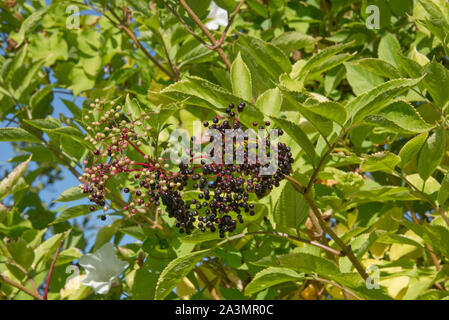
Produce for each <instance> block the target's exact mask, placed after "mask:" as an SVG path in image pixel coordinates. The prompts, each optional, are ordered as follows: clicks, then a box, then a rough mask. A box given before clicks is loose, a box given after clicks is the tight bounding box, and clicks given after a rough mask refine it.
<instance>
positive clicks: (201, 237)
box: [179, 230, 221, 243]
mask: <svg viewBox="0 0 449 320" xmlns="http://www.w3.org/2000/svg"><path fill="white" fill-rule="evenodd" d="M220 239H221V238H220V236H219V234H218V233H215V232H201V231H199V230H195V231H193V232H192V234H189V235H187V236H185V237H181V238H179V240H181V241H182V242H185V243H202V242H206V241H214V240H220Z"/></svg>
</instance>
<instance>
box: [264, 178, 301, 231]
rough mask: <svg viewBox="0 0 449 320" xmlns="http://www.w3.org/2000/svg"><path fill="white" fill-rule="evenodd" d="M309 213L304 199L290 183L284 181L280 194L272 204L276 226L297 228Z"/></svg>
mask: <svg viewBox="0 0 449 320" xmlns="http://www.w3.org/2000/svg"><path fill="white" fill-rule="evenodd" d="M308 214H309V205H308V204H307V201H306V199H305V198H304V197H303V196H302V195H301V194H300V193H298V192H297V191H296V190H295V189H294V188H293V186H292V184H291V183H288V182H287V183H285V184H284V187H283V189H282V192H281V195H280V196H279V198H278V200H277V201H276V203H275V205H274V210H273V216H274V221H275V222H276V227H282V228H295V229H296V228H298V227H299V225H300V224H301V223H303V222H304V221H305V220H306V218H307V216H308Z"/></svg>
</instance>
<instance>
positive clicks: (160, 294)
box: [154, 249, 211, 300]
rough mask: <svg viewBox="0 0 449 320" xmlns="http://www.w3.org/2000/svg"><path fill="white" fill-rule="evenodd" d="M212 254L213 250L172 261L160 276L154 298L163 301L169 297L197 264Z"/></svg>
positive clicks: (197, 252)
mask: <svg viewBox="0 0 449 320" xmlns="http://www.w3.org/2000/svg"><path fill="white" fill-rule="evenodd" d="M210 252H211V249H206V250H201V251H196V252H192V253H189V254H187V255H185V256H182V257H178V258H176V259H175V260H173V261H171V262H170V263H169V264H168V266H167V267H166V268H165V269H164V271H162V273H161V275H160V276H159V280H158V282H157V286H156V294H155V297H154V298H155V299H156V300H162V299H164V298H165V297H166V296H168V295H169V294H170V292H172V290H173V289H174V288H175V287H176V286H177V285H178V283H179V282H180V281H181V280H182V279H183V278H184V277H185V276H186V275H187V274H188V273H189V272H190V271H192V269H193V268H194V267H195V266H196V264H197V263H198V262H200V261H201V260H202V259H203V258H204V257H205V256H206V255H207V254H208V253H210Z"/></svg>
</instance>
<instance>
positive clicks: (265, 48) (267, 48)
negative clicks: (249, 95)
mask: <svg viewBox="0 0 449 320" xmlns="http://www.w3.org/2000/svg"><path fill="white" fill-rule="evenodd" d="M236 44H237V48H236V49H237V50H239V51H240V53H241V55H242V58H243V61H245V63H246V65H247V66H248V68H249V70H250V71H251V78H252V85H253V94H254V96H256V97H257V96H259V95H260V94H261V93H262V92H265V91H266V90H267V89H271V88H274V86H275V84H276V83H277V82H278V79H279V76H280V75H281V74H283V73H289V72H290V70H291V64H290V60H289V59H288V57H287V56H286V55H285V54H284V53H283V52H282V50H281V49H279V48H278V47H276V46H274V45H273V44H271V43H268V42H265V41H263V40H261V39H258V38H255V37H252V36H249V35H245V34H242V33H240V34H239V38H238V41H237V43H236Z"/></svg>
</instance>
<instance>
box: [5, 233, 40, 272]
mask: <svg viewBox="0 0 449 320" xmlns="http://www.w3.org/2000/svg"><path fill="white" fill-rule="evenodd" d="M7 247H8V251H9V253H11V257H12V258H13V260H14V262H16V263H17V264H19V265H20V266H22V267H24V268H25V269H29V268H30V266H31V264H32V263H33V260H34V251H33V249H32V248H30V247H29V246H28V245H27V243H26V241H25V240H24V239H22V238H19V239H17V240H16V241H14V240H12V241H10V242H9V243H8V244H7Z"/></svg>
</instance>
